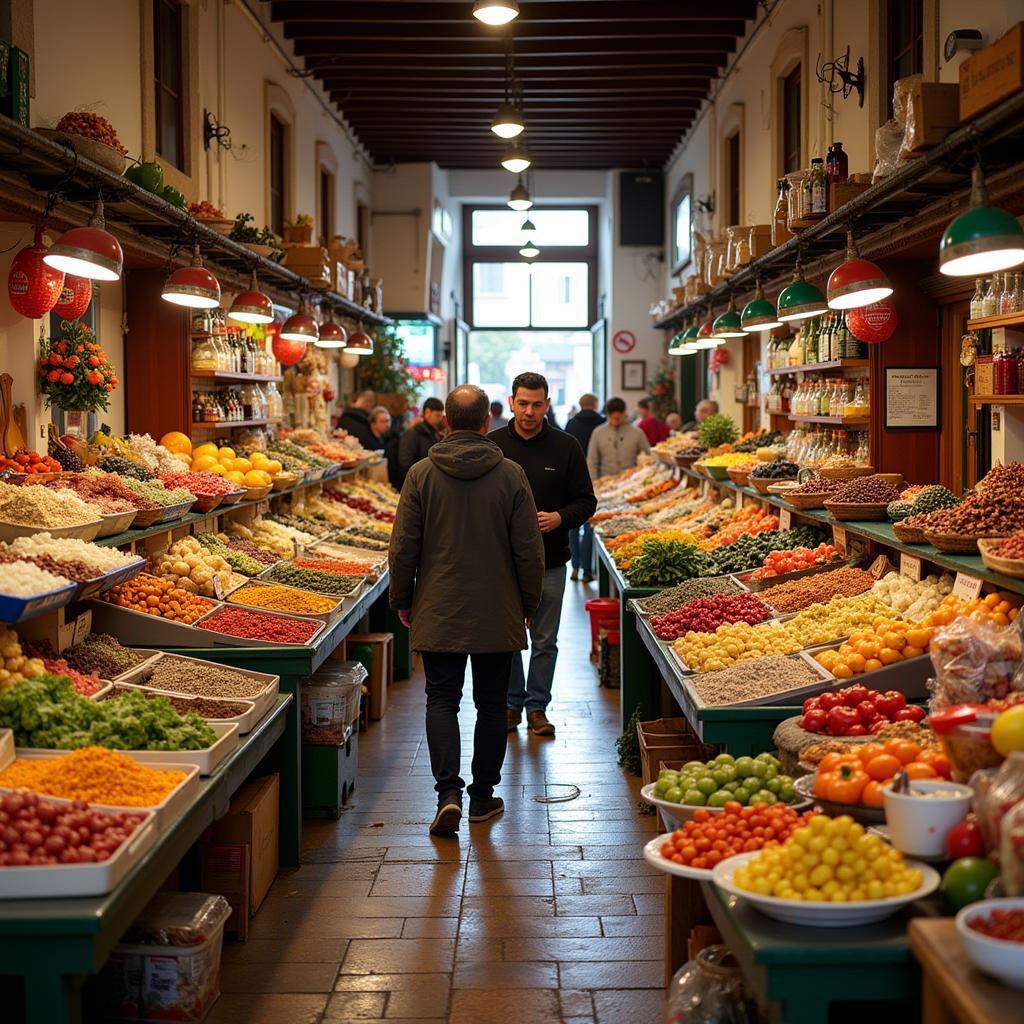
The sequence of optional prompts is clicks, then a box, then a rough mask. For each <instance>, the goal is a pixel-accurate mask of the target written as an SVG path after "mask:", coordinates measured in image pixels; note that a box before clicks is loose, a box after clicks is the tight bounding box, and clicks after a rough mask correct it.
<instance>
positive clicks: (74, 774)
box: [0, 747, 185, 807]
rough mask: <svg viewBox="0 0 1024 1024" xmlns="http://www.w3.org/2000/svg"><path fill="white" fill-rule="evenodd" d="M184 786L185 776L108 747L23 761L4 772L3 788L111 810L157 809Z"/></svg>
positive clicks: (18, 761) (1, 782) (1, 777)
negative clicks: (170, 795)
mask: <svg viewBox="0 0 1024 1024" xmlns="http://www.w3.org/2000/svg"><path fill="white" fill-rule="evenodd" d="M184 781H185V774H184V772H176V771H168V770H166V769H162V768H148V767H146V765H144V764H137V763H136V762H135V761H133V760H132V759H131V758H130V757H129V756H128V755H127V754H119V753H117V751H114V750H106V749H105V748H103V747H84V748H83V749H81V750H76V751H74V752H72V753H70V754H65V755H64V756H63V757H54V758H45V759H41V760H32V761H29V760H24V759H22V758H18V760H16V761H15V762H14V763H13V764H12V765H11V766H10V767H9V768H8V769H7V770H6V771H4V772H2V773H0V786H5V787H7V788H10V789H31V790H34V791H35V792H37V793H43V794H45V795H46V796H54V797H58V798H60V799H62V800H85V801H86V803H90V804H106V805H107V806H112V807H156V806H157V805H158V804H160V803H163V801H164V800H165V799H167V796H168V795H169V794H170V793H171V792H172V791H173V790H174V789H175V788H176V787H178V786H180V785H181V784H182V783H183V782H184Z"/></svg>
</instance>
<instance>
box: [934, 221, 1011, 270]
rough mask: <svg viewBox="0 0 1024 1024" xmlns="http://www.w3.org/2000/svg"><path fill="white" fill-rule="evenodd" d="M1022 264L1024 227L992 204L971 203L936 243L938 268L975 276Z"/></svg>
mask: <svg viewBox="0 0 1024 1024" xmlns="http://www.w3.org/2000/svg"><path fill="white" fill-rule="evenodd" d="M1021 263H1024V228H1022V227H1021V226H1020V224H1019V223H1018V221H1017V218H1016V217H1014V216H1012V215H1011V214H1009V213H1007V212H1006V211H1005V210H1000V209H999V208H998V207H996V206H975V207H974V208H973V209H970V210H968V211H967V212H966V213H962V214H961V215H960V216H959V217H957V218H956V219H955V220H953V221H952V222H951V223H950V225H949V227H947V228H946V230H945V232H944V233H943V235H942V241H941V242H940V243H939V269H940V270H941V271H942V273H943V274H948V275H949V276H950V277H976V276H978V275H980V274H991V273H994V272H995V271H998V270H1007V269H1009V268H1010V267H1016V266H1019V265H1020V264H1021Z"/></svg>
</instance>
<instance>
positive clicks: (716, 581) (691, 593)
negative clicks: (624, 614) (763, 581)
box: [637, 576, 742, 615]
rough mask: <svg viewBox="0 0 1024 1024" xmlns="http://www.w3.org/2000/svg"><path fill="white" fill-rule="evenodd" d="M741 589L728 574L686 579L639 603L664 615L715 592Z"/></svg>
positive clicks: (648, 611) (653, 613)
mask: <svg viewBox="0 0 1024 1024" xmlns="http://www.w3.org/2000/svg"><path fill="white" fill-rule="evenodd" d="M741 589H742V588H741V587H740V586H739V584H737V583H736V581H735V580H731V579H729V577H728V576H709V577H705V578H699V579H693V580H685V581H684V582H682V583H679V584H677V585H676V586H674V587H669V588H668V590H662V591H660V592H659V593H657V594H652V595H651V596H650V597H642V598H640V599H639V600H638V601H637V604H638V605H639V606H640V607H641V608H642V609H643V610H644V612H646V613H647V614H648V615H664V614H665V613H667V612H673V611H675V610H676V609H677V608H682V607H683V605H685V604H689V603H690V602H691V601H696V600H698V599H699V598H702V597H714V596H715V594H736V593H739V591H740V590H741Z"/></svg>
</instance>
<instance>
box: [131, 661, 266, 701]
mask: <svg viewBox="0 0 1024 1024" xmlns="http://www.w3.org/2000/svg"><path fill="white" fill-rule="evenodd" d="M145 682H146V685H147V686H151V687H153V689H154V690H165V691H167V692H168V693H183V694H187V695H190V696H196V697H228V698H234V699H243V700H244V699H250V698H253V697H258V696H259V695H260V694H261V693H263V691H264V690H265V689H266V687H267V684H266V683H265V682H264V681H262V680H259V679H253V677H252V676H247V675H244V674H243V673H241V672H235V671H233V670H232V669H229V668H220V667H215V666H213V665H201V664H199V663H198V662H196V661H194V660H193V659H191V658H176V657H172V656H170V655H166V654H165V655H164V656H163V657H162V658H160V659H159V660H158V661H155V662H154V663H153V665H152V666H151V667H147V668H146V670H145Z"/></svg>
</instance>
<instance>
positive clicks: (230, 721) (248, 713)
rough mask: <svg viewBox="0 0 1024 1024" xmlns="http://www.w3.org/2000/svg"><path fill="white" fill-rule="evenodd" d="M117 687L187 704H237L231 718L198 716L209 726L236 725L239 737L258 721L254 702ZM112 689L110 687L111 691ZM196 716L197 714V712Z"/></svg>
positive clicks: (124, 686)
mask: <svg viewBox="0 0 1024 1024" xmlns="http://www.w3.org/2000/svg"><path fill="white" fill-rule="evenodd" d="M117 685H118V687H119V688H121V689H124V690H138V691H139V692H140V693H145V694H151V695H153V696H156V697H173V698H174V699H175V700H181V701H187V702H188V703H195V702H196V701H198V700H218V701H223V702H224V703H225V704H237V705H238V710H239V713H238V714H237V715H235V716H234V717H232V718H207V717H206V716H205V715H199V717H200V718H202V719H203V721H204V722H208V723H209V724H210V725H237V726H238V735H239V736H244V735H246V733H250V732H252V730H253V727H254V726H255V725H256V723H257V722H258V721H259V718H258V716H257V714H256V702H255V701H251V700H242V699H240V698H237V697H196V696H193V695H192V694H189V693H172V692H170V691H169V690H155V689H153V687H151V686H136V685H134V684H132V683H118V684H117ZM113 688H114V687H113V686H111V689H113ZM196 714H199V712H198V711H197V712H196Z"/></svg>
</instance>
